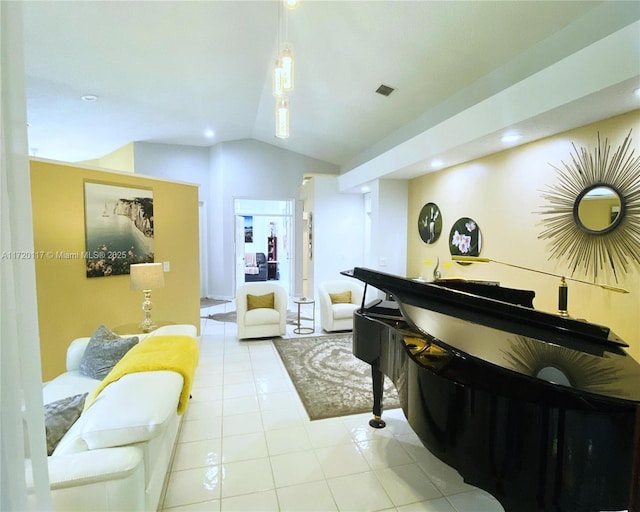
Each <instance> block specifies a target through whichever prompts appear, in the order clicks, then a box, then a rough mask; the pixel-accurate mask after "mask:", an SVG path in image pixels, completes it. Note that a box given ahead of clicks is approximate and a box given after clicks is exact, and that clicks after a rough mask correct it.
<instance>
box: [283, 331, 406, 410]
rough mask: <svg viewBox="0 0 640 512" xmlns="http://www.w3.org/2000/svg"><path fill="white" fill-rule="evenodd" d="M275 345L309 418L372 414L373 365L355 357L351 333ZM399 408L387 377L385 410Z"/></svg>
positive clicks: (394, 391) (393, 389)
mask: <svg viewBox="0 0 640 512" xmlns="http://www.w3.org/2000/svg"><path fill="white" fill-rule="evenodd" d="M273 343H274V345H275V347H276V349H277V351H278V353H279V354H280V357H281V358H282V362H283V363H284V365H285V367H286V369H287V371H288V372H289V376H290V377H291V380H292V381H293V384H294V385H295V387H296V390H297V391H298V395H299V396H300V399H301V400H302V403H303V404H304V407H305V409H306V410H307V413H308V414H309V418H310V419H312V420H318V419H322V418H333V417H336V416H346V415H349V414H358V413H362V412H371V409H372V407H373V391H372V384H371V366H370V365H368V364H367V363H365V362H363V361H360V359H358V358H357V357H356V356H354V355H353V352H352V337H351V333H347V334H331V335H328V336H320V337H308V338H291V339H274V340H273ZM398 407H400V401H399V399H398V393H397V392H396V388H395V386H394V385H393V383H392V382H391V381H390V380H389V379H388V378H387V377H385V384H384V409H385V410H388V409H395V408H398Z"/></svg>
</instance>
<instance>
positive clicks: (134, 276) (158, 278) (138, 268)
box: [129, 263, 164, 332]
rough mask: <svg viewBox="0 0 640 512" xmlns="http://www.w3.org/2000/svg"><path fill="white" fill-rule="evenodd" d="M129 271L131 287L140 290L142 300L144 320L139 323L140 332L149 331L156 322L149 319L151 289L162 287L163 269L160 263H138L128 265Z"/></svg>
mask: <svg viewBox="0 0 640 512" xmlns="http://www.w3.org/2000/svg"><path fill="white" fill-rule="evenodd" d="M129 269H130V272H131V289H132V290H136V291H137V290H142V292H143V293H144V301H143V302H142V311H144V320H143V321H142V323H141V324H140V329H142V332H149V331H151V330H152V329H153V328H154V327H155V326H156V324H154V323H153V320H151V307H152V306H151V290H155V289H158V288H164V271H163V270H162V263H138V264H136V265H131V266H130V267H129Z"/></svg>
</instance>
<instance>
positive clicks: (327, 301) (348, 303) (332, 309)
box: [318, 279, 364, 332]
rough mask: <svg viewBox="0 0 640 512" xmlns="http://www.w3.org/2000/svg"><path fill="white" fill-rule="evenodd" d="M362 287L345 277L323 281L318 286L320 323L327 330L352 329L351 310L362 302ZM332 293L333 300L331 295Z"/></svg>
mask: <svg viewBox="0 0 640 512" xmlns="http://www.w3.org/2000/svg"><path fill="white" fill-rule="evenodd" d="M363 294H364V287H363V286H362V285H360V284H359V283H358V282H356V281H353V280H347V279H338V280H335V281H325V282H324V283H321V284H320V285H319V286H318V300H319V302H320V325H321V326H322V328H323V329H324V330H325V331H327V332H332V331H349V330H352V329H353V312H354V311H355V310H356V309H358V308H359V307H360V305H361V304H362V296H363ZM332 295H333V300H332V297H331V296H332Z"/></svg>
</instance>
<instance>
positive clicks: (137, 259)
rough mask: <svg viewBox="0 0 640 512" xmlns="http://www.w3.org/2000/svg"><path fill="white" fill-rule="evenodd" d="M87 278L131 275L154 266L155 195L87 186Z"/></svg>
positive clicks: (85, 193)
mask: <svg viewBox="0 0 640 512" xmlns="http://www.w3.org/2000/svg"><path fill="white" fill-rule="evenodd" d="M84 203H85V204H84V208H85V209H84V211H85V230H86V247H87V252H86V254H87V256H86V260H87V277H106V276H117V275H122V274H129V266H130V265H132V264H134V263H153V254H154V247H153V191H152V190H145V189H137V188H129V187H121V186H116V185H107V184H104V183H93V182H85V184H84Z"/></svg>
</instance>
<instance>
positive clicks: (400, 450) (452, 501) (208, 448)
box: [161, 302, 503, 512]
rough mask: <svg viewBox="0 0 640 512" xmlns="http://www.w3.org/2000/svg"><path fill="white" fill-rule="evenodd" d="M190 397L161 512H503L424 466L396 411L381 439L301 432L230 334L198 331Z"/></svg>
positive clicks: (443, 469)
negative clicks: (196, 359)
mask: <svg viewBox="0 0 640 512" xmlns="http://www.w3.org/2000/svg"><path fill="white" fill-rule="evenodd" d="M232 309H235V306H234V304H233V303H232V302H231V303H227V304H222V305H219V306H214V307H212V308H208V309H206V310H202V311H203V316H205V315H206V314H210V313H214V312H222V311H225V310H232ZM316 318H319V317H318V316H317V317H316ZM292 330H293V327H291V326H288V331H289V332H288V334H287V337H295V335H294V334H293V332H292ZM319 334H320V330H319V325H318V324H317V325H316V333H315V335H319ZM192 395H193V398H192V402H191V404H190V406H189V409H188V410H187V412H186V413H185V417H184V418H183V422H182V427H181V432H180V436H179V439H178V444H177V447H176V452H175V457H174V461H173V465H172V467H171V472H170V475H169V481H168V485H167V490H166V495H165V497H164V504H163V506H162V508H161V510H163V511H166V512H178V511H185V512H186V511H194V512H195V511H198V512H200V511H202V512H212V511H254V512H270V511H292V512H293V511H354V512H355V511H375V510H385V511H398V512H419V511H420V512H499V511H502V510H503V509H502V507H501V506H500V504H499V503H498V502H497V501H496V500H495V499H494V498H493V497H491V496H490V495H489V494H487V493H486V492H484V491H482V490H479V489H476V488H474V487H471V486H469V485H467V484H465V483H464V482H463V481H462V479H461V477H460V476H459V475H458V473H457V472H456V471H455V470H453V469H452V468H450V467H449V466H447V465H445V464H443V463H442V462H441V461H439V460H438V459H437V458H435V457H434V456H433V455H431V454H430V453H429V452H428V451H427V450H426V449H425V448H424V446H423V445H422V443H421V442H420V440H419V439H418V437H417V436H416V435H415V433H414V432H413V431H412V430H411V427H410V426H409V425H408V423H407V421H406V419H405V417H404V415H403V413H402V411H401V410H400V409H396V410H393V411H385V414H384V418H385V420H386V421H387V427H386V428H385V429H382V430H376V429H372V428H371V427H369V426H368V421H369V419H370V416H371V415H370V414H368V413H367V414H359V415H354V416H346V417H342V418H331V419H326V420H318V421H313V422H312V421H310V420H309V418H308V416H307V413H306V412H305V410H304V407H303V405H302V402H301V401H300V399H299V398H298V395H297V393H296V391H295V388H294V387H293V384H292V383H291V380H290V379H289V376H288V374H287V371H286V370H285V368H284V366H283V365H282V362H281V360H280V358H279V356H278V353H277V352H276V350H275V348H274V346H273V344H272V343H271V342H270V341H238V339H237V336H236V324H235V323H223V322H217V321H215V320H209V319H203V320H202V338H201V344H200V363H199V365H198V369H197V371H196V378H195V381H194V386H193V390H192Z"/></svg>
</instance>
